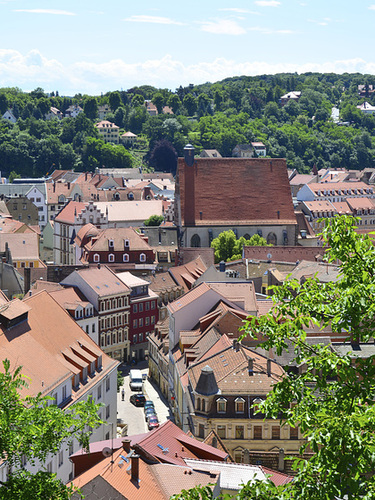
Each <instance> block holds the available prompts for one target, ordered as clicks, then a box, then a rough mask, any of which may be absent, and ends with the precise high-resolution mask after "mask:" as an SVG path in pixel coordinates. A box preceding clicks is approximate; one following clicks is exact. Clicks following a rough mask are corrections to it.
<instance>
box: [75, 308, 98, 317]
mask: <svg viewBox="0 0 375 500" xmlns="http://www.w3.org/2000/svg"><path fill="white" fill-rule="evenodd" d="M83 311H84V310H83V309H76V311H75V315H74V316H75V318H76V319H80V318H83ZM93 314H94V309H93V307H87V308H86V309H85V317H86V318H89V317H90V316H92V315H93Z"/></svg>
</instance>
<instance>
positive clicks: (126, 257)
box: [93, 253, 147, 263]
mask: <svg viewBox="0 0 375 500" xmlns="http://www.w3.org/2000/svg"><path fill="white" fill-rule="evenodd" d="M93 260H94V262H95V263H99V262H100V255H99V254H98V253H95V254H94V257H93ZM129 260H130V257H129V254H128V253H124V254H123V256H122V261H123V262H129ZM146 260H147V258H146V255H145V254H144V253H141V254H140V256H139V262H146ZM108 262H115V256H114V254H113V253H110V254H108Z"/></svg>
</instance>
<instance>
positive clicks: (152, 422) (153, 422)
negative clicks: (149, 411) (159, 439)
mask: <svg viewBox="0 0 375 500" xmlns="http://www.w3.org/2000/svg"><path fill="white" fill-rule="evenodd" d="M147 425H148V430H149V431H151V430H152V429H157V428H158V427H159V420H158V417H157V416H156V415H154V416H151V417H150V418H149V419H148V422H147Z"/></svg>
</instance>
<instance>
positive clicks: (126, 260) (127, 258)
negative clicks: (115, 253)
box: [122, 253, 129, 262]
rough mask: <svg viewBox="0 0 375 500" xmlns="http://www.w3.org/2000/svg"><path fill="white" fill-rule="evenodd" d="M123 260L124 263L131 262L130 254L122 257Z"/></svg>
mask: <svg viewBox="0 0 375 500" xmlns="http://www.w3.org/2000/svg"><path fill="white" fill-rule="evenodd" d="M122 260H123V262H129V254H128V253H124V255H123V256H122Z"/></svg>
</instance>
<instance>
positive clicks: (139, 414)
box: [117, 361, 171, 436]
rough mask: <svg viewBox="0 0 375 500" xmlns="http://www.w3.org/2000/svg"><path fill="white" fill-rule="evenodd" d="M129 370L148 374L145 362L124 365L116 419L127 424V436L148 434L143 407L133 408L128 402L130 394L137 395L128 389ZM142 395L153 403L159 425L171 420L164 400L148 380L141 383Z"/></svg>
mask: <svg viewBox="0 0 375 500" xmlns="http://www.w3.org/2000/svg"><path fill="white" fill-rule="evenodd" d="M131 368H137V369H139V370H141V372H142V375H143V374H147V373H148V364H147V361H142V362H140V363H138V364H137V365H135V366H134V365H133V366H132V367H130V366H128V365H125V366H124V368H123V374H124V383H123V385H122V386H121V388H120V392H118V393H117V419H121V420H122V421H123V422H124V423H125V424H127V426H128V430H127V435H128V436H131V435H135V434H143V433H144V432H148V428H147V423H146V421H145V417H144V411H143V407H137V406H134V405H133V404H132V403H131V402H130V396H131V395H132V394H137V393H136V392H133V391H131V389H130V387H129V372H130V369H131ZM123 388H124V390H125V398H124V401H122V396H121V393H122V389H123ZM143 394H144V395H145V396H146V399H148V400H152V401H153V402H154V406H155V410H156V414H157V416H158V419H159V422H160V424H162V423H164V422H165V421H166V420H167V419H169V418H171V412H170V411H169V407H168V405H167V403H166V401H165V399H164V396H163V395H162V394H161V392H160V391H159V389H158V388H157V387H156V386H154V385H153V384H152V383H151V382H150V381H149V380H148V378H147V379H146V380H145V381H144V382H143Z"/></svg>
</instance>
